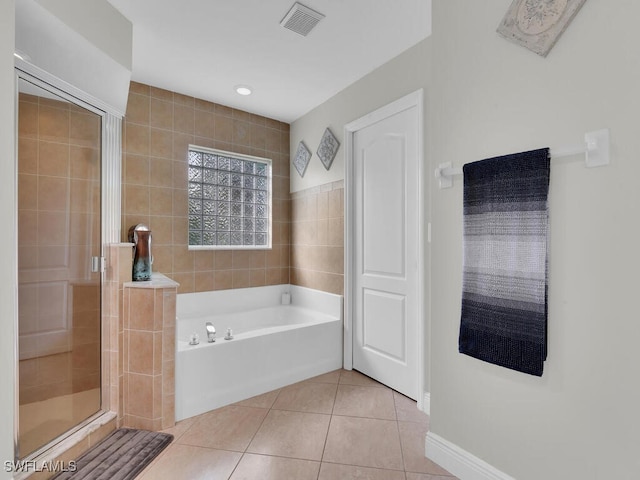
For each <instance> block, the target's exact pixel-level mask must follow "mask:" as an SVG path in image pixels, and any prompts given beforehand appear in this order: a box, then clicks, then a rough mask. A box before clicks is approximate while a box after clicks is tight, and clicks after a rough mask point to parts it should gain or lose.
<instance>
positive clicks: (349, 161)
mask: <svg viewBox="0 0 640 480" xmlns="http://www.w3.org/2000/svg"><path fill="white" fill-rule="evenodd" d="M410 108H417V112H418V205H417V215H418V252H417V253H418V280H417V282H418V285H417V294H418V295H417V301H418V316H419V321H418V326H417V327H418V328H417V332H418V334H417V335H416V339H415V342H416V347H417V352H418V368H417V375H418V378H417V385H418V400H417V401H418V408H419V409H420V410H424V407H425V401H424V398H425V391H424V383H425V378H424V374H425V355H424V352H425V339H424V335H425V331H426V329H425V320H426V317H425V292H424V278H425V276H424V274H425V255H424V251H425V249H424V245H425V239H426V237H425V220H424V212H425V205H424V200H425V179H424V90H423V89H422V88H421V89H419V90H416V91H415V92H412V93H410V94H408V95H405V96H404V97H402V98H399V99H398V100H395V101H393V102H391V103H389V104H387V105H385V106H383V107H380V108H378V109H376V110H374V111H372V112H370V113H368V114H366V115H364V116H362V117H360V118H359V119H357V120H354V121H352V122H350V123H348V124H347V125H345V127H344V143H345V162H344V178H345V181H344V235H345V236H344V245H345V255H344V357H343V366H344V368H345V369H346V370H351V369H352V368H353V317H354V315H353V307H354V305H353V302H354V299H355V291H354V279H355V275H354V271H355V264H354V260H355V257H354V252H355V223H354V219H355V210H354V209H355V198H354V196H355V188H354V187H355V180H356V179H355V174H354V158H353V144H354V136H355V134H356V133H357V132H358V131H359V130H362V129H363V128H366V127H368V126H370V125H373V124H375V123H377V122H379V121H382V120H384V119H386V118H388V117H391V116H393V115H396V114H398V113H400V112H403V111H405V110H408V109H410Z"/></svg>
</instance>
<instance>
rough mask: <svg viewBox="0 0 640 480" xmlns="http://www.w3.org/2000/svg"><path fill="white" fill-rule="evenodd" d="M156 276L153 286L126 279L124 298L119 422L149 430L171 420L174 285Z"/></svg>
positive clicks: (164, 426) (169, 423)
mask: <svg viewBox="0 0 640 480" xmlns="http://www.w3.org/2000/svg"><path fill="white" fill-rule="evenodd" d="M155 277H157V275H156V276H154V280H153V282H152V285H151V286H146V285H145V286H139V285H135V286H132V284H136V283H139V282H132V284H125V286H124V297H123V314H124V355H123V373H124V423H123V425H124V426H126V427H132V428H143V429H147V430H162V429H166V428H170V427H173V426H174V424H175V350H176V347H175V343H176V340H175V332H176V328H175V327H176V287H177V284H176V283H175V282H173V281H170V280H169V279H168V278H166V277H165V279H163V280H162V281H159V280H158V279H157V278H155ZM144 283H147V282H144Z"/></svg>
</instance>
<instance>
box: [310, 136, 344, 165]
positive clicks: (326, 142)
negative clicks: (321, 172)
mask: <svg viewBox="0 0 640 480" xmlns="http://www.w3.org/2000/svg"><path fill="white" fill-rule="evenodd" d="M338 148H340V142H339V141H338V139H337V138H336V136H335V135H334V134H333V132H332V131H331V130H329V129H328V128H327V129H326V130H325V131H324V135H322V140H320V145H318V151H317V152H316V154H317V155H318V157H320V160H321V161H322V164H323V165H324V168H326V169H327V170H329V169H330V168H331V164H332V163H333V159H334V158H336V153H338Z"/></svg>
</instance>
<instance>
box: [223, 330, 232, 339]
mask: <svg viewBox="0 0 640 480" xmlns="http://www.w3.org/2000/svg"><path fill="white" fill-rule="evenodd" d="M224 339H225V340H233V330H231V328H227V334H226V335H225V336H224Z"/></svg>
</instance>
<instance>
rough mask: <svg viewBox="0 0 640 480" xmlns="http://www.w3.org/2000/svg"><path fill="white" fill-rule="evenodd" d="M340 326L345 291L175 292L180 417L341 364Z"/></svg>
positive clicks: (285, 288) (273, 288)
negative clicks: (210, 329)
mask: <svg viewBox="0 0 640 480" xmlns="http://www.w3.org/2000/svg"><path fill="white" fill-rule="evenodd" d="M284 292H289V293H290V294H291V305H280V300H281V295H282V293H284ZM206 322H211V323H212V324H213V325H214V326H215V328H216V341H215V343H208V342H207V333H206V328H205V324H206ZM342 325H343V322H342V296H340V295H333V294H329V293H325V292H320V291H317V290H311V289H308V288H303V287H298V286H294V285H276V286H269V287H257V288H243V289H235V290H222V291H215V292H203V293H187V294H180V295H178V303H177V322H176V339H177V342H176V343H177V352H176V420H182V419H185V418H188V417H192V416H194V415H199V414H201V413H204V412H207V411H209V410H212V409H214V408H218V407H221V406H224V405H228V404H230V403H234V402H237V401H240V400H244V399H246V398H249V397H252V396H255V395H259V394H261V393H265V392H268V391H271V390H274V389H276V388H280V387H283V386H285V385H289V384H291V383H294V382H298V381H301V380H304V379H306V378H310V377H313V376H315V375H321V374H323V373H326V372H330V371H332V370H335V369H337V368H340V367H341V366H342ZM229 327H230V328H231V329H232V330H233V337H234V338H233V339H232V340H224V336H225V334H226V331H227V328H229ZM194 333H197V334H198V336H199V340H200V343H199V344H198V345H190V344H189V340H190V338H191V336H192V335H193V334H194Z"/></svg>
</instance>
